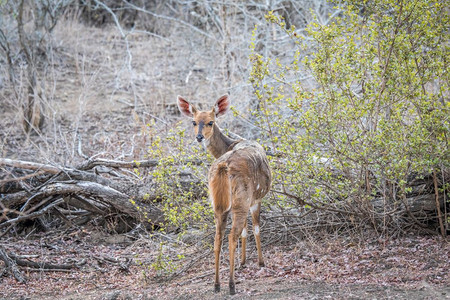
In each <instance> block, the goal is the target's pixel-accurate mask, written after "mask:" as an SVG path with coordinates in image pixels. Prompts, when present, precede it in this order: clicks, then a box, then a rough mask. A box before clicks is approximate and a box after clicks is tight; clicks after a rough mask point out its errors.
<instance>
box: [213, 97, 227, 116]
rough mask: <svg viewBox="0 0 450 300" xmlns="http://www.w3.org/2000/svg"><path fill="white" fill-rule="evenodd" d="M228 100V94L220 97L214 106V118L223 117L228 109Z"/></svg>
mask: <svg viewBox="0 0 450 300" xmlns="http://www.w3.org/2000/svg"><path fill="white" fill-rule="evenodd" d="M230 104H231V102H230V99H229V98H228V94H225V95H223V96H222V97H220V98H219V99H218V100H217V101H216V104H215V105H214V112H215V113H216V117H220V116H223V115H224V114H226V113H227V111H228V110H229V109H230Z"/></svg>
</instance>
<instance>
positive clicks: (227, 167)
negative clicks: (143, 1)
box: [177, 95, 272, 295]
mask: <svg viewBox="0 0 450 300" xmlns="http://www.w3.org/2000/svg"><path fill="white" fill-rule="evenodd" d="M177 104H178V108H179V109H180V111H181V112H182V113H183V114H184V115H185V116H187V117H190V118H192V120H193V122H192V123H193V125H194V131H195V135H196V139H197V141H198V142H204V143H205V145H206V147H207V149H208V151H209V152H210V153H211V154H212V155H213V156H214V157H215V158H216V160H215V161H214V163H213V164H212V165H211V168H210V169H209V175H208V180H209V191H210V196H211V200H212V207H213V209H214V219H215V223H216V236H215V240H214V254H215V285H214V287H215V292H219V291H220V278H219V263H220V250H221V248H222V240H223V236H224V233H225V226H226V222H227V217H228V214H229V213H230V211H231V215H232V226H231V232H230V234H229V236H228V243H229V249H230V282H229V286H230V294H232V295H233V294H235V293H236V288H235V281H234V257H235V251H236V247H237V242H238V238H239V236H240V237H241V242H242V252H241V265H244V264H245V259H246V257H245V248H246V238H247V215H248V212H249V211H250V213H251V215H252V224H253V234H254V236H255V240H256V248H257V251H258V263H259V266H261V267H262V266H264V260H263V257H262V252H261V240H260V234H259V231H260V228H259V213H260V208H261V199H262V198H263V197H264V196H265V195H266V194H267V192H268V191H269V189H270V185H271V181H272V175H271V171H270V167H269V163H268V161H267V157H266V153H265V151H264V149H263V148H262V147H261V145H259V144H258V143H257V142H254V141H248V140H244V139H241V140H234V139H231V138H229V137H227V136H225V135H224V134H223V133H222V131H221V130H220V128H219V127H218V126H217V125H216V118H217V117H219V116H221V115H224V114H225V113H226V112H227V111H228V109H229V107H230V101H229V98H228V95H224V96H222V97H220V98H219V99H218V100H217V101H216V104H215V105H214V107H213V108H212V110H210V111H198V110H197V109H196V108H195V107H194V106H193V105H192V104H191V103H189V102H188V101H186V100H185V99H183V98H182V97H180V96H178V99H177Z"/></svg>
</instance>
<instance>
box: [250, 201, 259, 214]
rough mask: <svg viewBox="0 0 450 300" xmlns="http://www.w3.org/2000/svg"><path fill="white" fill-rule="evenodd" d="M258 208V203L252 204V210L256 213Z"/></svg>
mask: <svg viewBox="0 0 450 300" xmlns="http://www.w3.org/2000/svg"><path fill="white" fill-rule="evenodd" d="M257 209H258V203H256V204H253V206H250V212H251V213H254V212H255V211H256V210H257Z"/></svg>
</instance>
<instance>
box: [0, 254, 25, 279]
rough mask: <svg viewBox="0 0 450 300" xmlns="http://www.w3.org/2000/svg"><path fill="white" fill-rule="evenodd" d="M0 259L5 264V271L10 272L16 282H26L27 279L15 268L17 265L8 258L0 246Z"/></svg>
mask: <svg viewBox="0 0 450 300" xmlns="http://www.w3.org/2000/svg"><path fill="white" fill-rule="evenodd" d="M0 259H1V260H3V261H4V262H5V264H6V267H7V269H9V270H11V272H12V273H13V275H14V278H16V280H17V281H18V282H20V283H25V282H27V279H26V278H25V277H24V276H23V275H22V273H21V272H20V270H19V268H17V263H16V262H15V261H14V260H13V259H11V258H10V257H9V255H8V253H7V252H6V250H5V249H4V248H3V247H2V246H0Z"/></svg>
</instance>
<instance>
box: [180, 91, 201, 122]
mask: <svg viewBox="0 0 450 300" xmlns="http://www.w3.org/2000/svg"><path fill="white" fill-rule="evenodd" d="M177 105H178V109H179V110H180V112H181V113H182V114H183V115H185V116H186V117H190V118H192V117H193V116H194V113H196V112H197V109H196V108H195V107H194V106H193V105H192V104H191V103H189V102H188V101H187V100H186V99H184V98H183V97H181V96H178V97H177Z"/></svg>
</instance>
